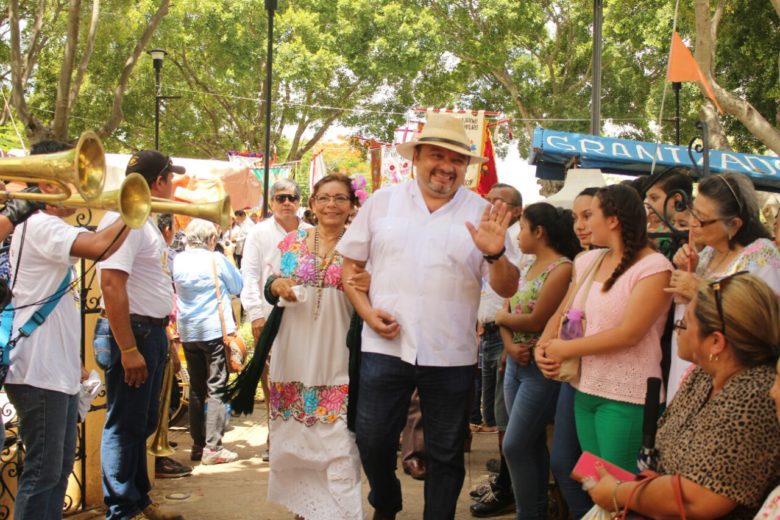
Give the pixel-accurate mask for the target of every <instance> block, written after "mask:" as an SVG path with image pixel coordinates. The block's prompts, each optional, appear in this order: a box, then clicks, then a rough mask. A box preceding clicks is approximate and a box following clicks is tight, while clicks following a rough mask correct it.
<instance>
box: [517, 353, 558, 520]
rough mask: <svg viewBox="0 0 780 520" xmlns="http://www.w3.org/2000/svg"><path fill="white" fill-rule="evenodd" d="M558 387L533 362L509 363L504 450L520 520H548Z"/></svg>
mask: <svg viewBox="0 0 780 520" xmlns="http://www.w3.org/2000/svg"><path fill="white" fill-rule="evenodd" d="M559 386H560V383H558V382H557V381H551V380H550V379H547V378H545V377H544V376H543V375H542V373H541V372H540V371H539V369H538V368H537V366H536V364H535V363H533V362H531V363H530V364H529V365H526V366H519V365H518V364H517V363H515V361H514V360H513V359H512V358H509V359H507V361H506V374H505V376H504V397H505V398H506V404H507V409H509V425H508V426H507V429H506V435H505V436H504V445H503V450H504V457H506V462H507V465H508V466H509V474H510V475H511V476H512V487H513V488H514V492H515V503H516V504H517V518H518V520H519V519H535V518H540V519H544V518H547V482H548V478H549V474H550V455H549V453H548V451H547V424H548V423H550V422H551V420H552V418H553V415H554V413H555V405H556V403H557V401H558V388H559Z"/></svg>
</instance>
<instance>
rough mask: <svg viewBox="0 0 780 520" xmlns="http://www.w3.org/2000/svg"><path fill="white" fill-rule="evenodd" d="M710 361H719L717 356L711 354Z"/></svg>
mask: <svg viewBox="0 0 780 520" xmlns="http://www.w3.org/2000/svg"><path fill="white" fill-rule="evenodd" d="M709 359H710V361H713V360H714V361H717V360H718V356H717V355H713V354H710V358H709Z"/></svg>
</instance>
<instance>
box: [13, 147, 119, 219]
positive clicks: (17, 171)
mask: <svg viewBox="0 0 780 520" xmlns="http://www.w3.org/2000/svg"><path fill="white" fill-rule="evenodd" d="M0 179H5V180H9V181H21V182H48V183H51V184H54V185H56V186H58V187H59V189H60V193H18V192H7V191H4V192H0V199H24V200H38V201H41V202H46V203H47V204H50V203H53V202H62V201H65V200H67V199H68V197H70V196H71V195H72V193H73V192H72V190H71V188H70V187H69V186H68V185H69V184H72V185H73V186H75V187H76V190H77V191H78V192H79V194H80V195H81V197H82V198H83V199H84V200H85V201H91V200H94V199H96V198H97V197H98V196H99V195H100V194H101V193H102V192H103V185H104V184H105V180H106V154H105V151H104V150H103V143H101V142H100V138H99V137H98V136H97V134H95V133H94V132H84V133H83V134H81V137H80V138H79V142H78V144H77V145H76V147H75V148H73V149H71V150H65V151H62V152H56V153H49V154H43V155H32V156H28V157H7V158H3V159H0Z"/></svg>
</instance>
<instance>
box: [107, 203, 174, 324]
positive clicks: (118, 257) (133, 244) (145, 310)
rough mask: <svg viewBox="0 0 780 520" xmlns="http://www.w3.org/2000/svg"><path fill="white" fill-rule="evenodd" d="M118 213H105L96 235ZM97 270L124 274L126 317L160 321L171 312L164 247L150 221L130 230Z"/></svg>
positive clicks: (166, 248) (159, 234)
mask: <svg viewBox="0 0 780 520" xmlns="http://www.w3.org/2000/svg"><path fill="white" fill-rule="evenodd" d="M117 218H119V214H118V213H113V212H106V214H105V215H104V216H103V219H102V220H101V221H100V225H99V226H98V231H100V230H102V229H105V228H106V227H108V226H110V225H111V224H112V223H113V222H114V221H115V220H116V219H117ZM98 268H99V270H103V269H116V270H118V271H124V272H125V273H127V274H128V275H129V276H128V279H127V296H128V298H129V300H130V314H139V315H141V316H148V317H150V318H164V317H166V316H168V315H169V314H170V313H171V311H172V310H173V280H172V279H171V273H170V272H169V271H168V246H167V245H166V244H165V239H163V236H162V233H160V230H159V229H157V226H156V225H155V224H154V222H153V221H152V219H148V220H147V221H146V224H144V226H143V227H142V228H140V229H132V230H130V233H129V234H128V235H127V238H126V239H125V242H124V243H123V244H122V246H121V247H120V248H119V249H117V251H116V252H115V253H114V254H113V255H111V257H110V258H109V259H107V260H104V261H102V262H100V263H99V264H98Z"/></svg>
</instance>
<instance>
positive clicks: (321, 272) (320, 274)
mask: <svg viewBox="0 0 780 520" xmlns="http://www.w3.org/2000/svg"><path fill="white" fill-rule="evenodd" d="M343 235H344V230H342V231H341V233H340V234H339V237H338V238H337V239H336V243H335V244H333V247H331V248H330V251H328V252H327V253H326V254H325V257H324V258H323V259H322V266H320V254H319V253H320V228H319V226H317V227H315V228H314V273H315V278H316V284H317V285H316V287H317V301H316V302H315V304H314V319H315V320H316V319H317V318H318V317H319V315H320V303H321V302H322V289H323V286H324V285H325V273H326V271H327V270H328V267H330V264H331V263H332V262H333V258H334V257H335V256H336V246H337V245H338V243H339V240H340V239H341V237H342V236H343Z"/></svg>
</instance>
